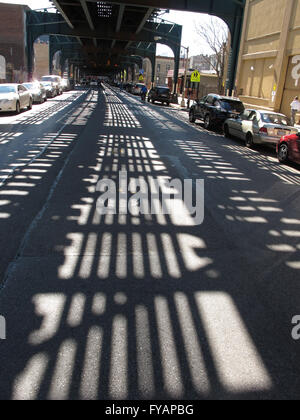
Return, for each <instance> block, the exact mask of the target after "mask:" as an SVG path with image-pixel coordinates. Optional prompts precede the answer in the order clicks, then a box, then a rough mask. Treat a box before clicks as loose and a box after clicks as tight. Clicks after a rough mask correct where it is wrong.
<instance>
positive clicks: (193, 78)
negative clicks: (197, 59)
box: [191, 70, 201, 83]
mask: <svg viewBox="0 0 300 420" xmlns="http://www.w3.org/2000/svg"><path fill="white" fill-rule="evenodd" d="M200 80H201V75H200V73H199V72H198V70H195V71H194V72H193V73H192V75H191V82H192V83H200Z"/></svg>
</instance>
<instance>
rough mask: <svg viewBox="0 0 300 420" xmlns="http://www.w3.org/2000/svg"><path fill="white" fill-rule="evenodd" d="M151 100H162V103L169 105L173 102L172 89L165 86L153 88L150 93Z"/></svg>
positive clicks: (149, 98)
mask: <svg viewBox="0 0 300 420" xmlns="http://www.w3.org/2000/svg"><path fill="white" fill-rule="evenodd" d="M150 101H152V103H153V104H154V103H155V102H161V103H162V104H164V103H166V104H167V105H168V106H169V105H170V102H171V92H170V89H169V88H168V87H164V86H157V87H155V88H152V89H151V90H150V92H149V93H148V102H150Z"/></svg>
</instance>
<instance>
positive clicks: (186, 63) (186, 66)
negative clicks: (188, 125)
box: [181, 46, 190, 108]
mask: <svg viewBox="0 0 300 420" xmlns="http://www.w3.org/2000/svg"><path fill="white" fill-rule="evenodd" d="M182 48H184V49H185V50H186V62H185V69H184V82H183V92H182V100H181V107H182V108H185V100H184V97H185V87H186V80H187V72H188V63H189V51H190V48H189V47H184V46H182Z"/></svg>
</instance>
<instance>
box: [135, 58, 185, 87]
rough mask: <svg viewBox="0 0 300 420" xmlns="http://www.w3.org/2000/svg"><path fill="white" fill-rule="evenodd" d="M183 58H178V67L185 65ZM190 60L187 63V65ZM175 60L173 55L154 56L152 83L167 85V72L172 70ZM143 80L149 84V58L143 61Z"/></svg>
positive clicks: (150, 74) (150, 78)
mask: <svg viewBox="0 0 300 420" xmlns="http://www.w3.org/2000/svg"><path fill="white" fill-rule="evenodd" d="M185 62H186V60H185V59H181V60H180V68H184V67H185ZM189 65H190V62H189V63H188V67H189ZM174 68H175V61H174V57H164V56H156V65H155V76H154V83H155V85H156V86H168V74H169V72H170V71H174ZM143 69H144V80H145V83H146V85H147V86H151V80H152V66H151V63H150V60H148V59H145V60H144V61H143Z"/></svg>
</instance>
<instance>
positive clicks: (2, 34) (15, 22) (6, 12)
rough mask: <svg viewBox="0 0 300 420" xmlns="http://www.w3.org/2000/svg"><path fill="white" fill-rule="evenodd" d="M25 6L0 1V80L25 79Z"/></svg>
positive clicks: (13, 80) (17, 80)
mask: <svg viewBox="0 0 300 420" xmlns="http://www.w3.org/2000/svg"><path fill="white" fill-rule="evenodd" d="M27 10H29V8H28V7H27V6H21V5H16V4H7V3H0V82H19V81H21V82H24V81H26V80H27V77H28V75H27V72H26V68H27V58H26V11H27Z"/></svg>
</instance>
